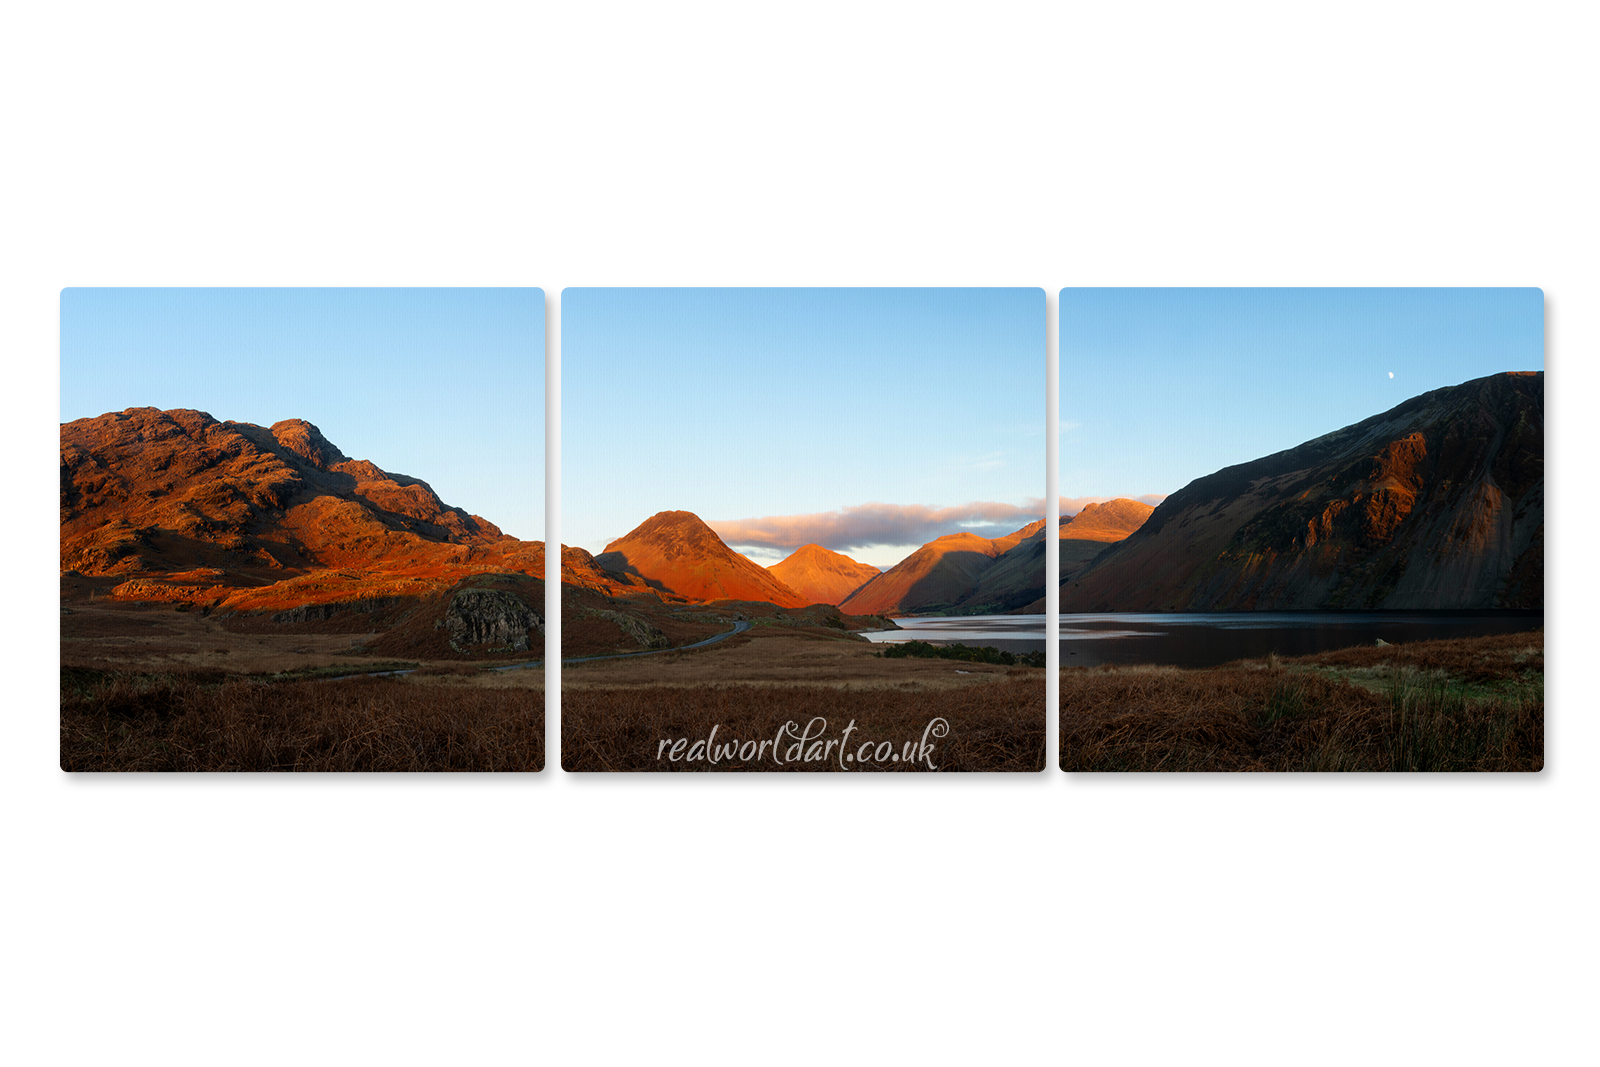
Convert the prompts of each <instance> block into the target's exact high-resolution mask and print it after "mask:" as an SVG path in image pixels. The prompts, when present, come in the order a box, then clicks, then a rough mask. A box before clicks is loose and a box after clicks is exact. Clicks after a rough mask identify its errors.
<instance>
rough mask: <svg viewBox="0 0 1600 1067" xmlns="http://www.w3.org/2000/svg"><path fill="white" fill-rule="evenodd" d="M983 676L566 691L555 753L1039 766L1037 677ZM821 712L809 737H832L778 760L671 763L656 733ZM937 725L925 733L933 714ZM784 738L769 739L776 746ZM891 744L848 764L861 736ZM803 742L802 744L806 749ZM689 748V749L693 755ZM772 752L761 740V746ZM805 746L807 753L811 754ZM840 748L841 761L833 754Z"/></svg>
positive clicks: (597, 759) (595, 757)
mask: <svg viewBox="0 0 1600 1067" xmlns="http://www.w3.org/2000/svg"><path fill="white" fill-rule="evenodd" d="M1018 673H1019V674H1022V673H1025V674H1026V676H1025V677H1017V678H1005V679H1000V680H997V681H993V682H990V683H989V684H987V685H981V686H971V687H967V688H962V689H947V690H942V691H940V692H938V693H937V695H936V696H935V695H933V694H930V693H929V692H927V691H924V690H918V689H890V688H883V687H877V688H863V689H853V690H852V689H841V688H839V687H837V686H822V685H798V686H782V687H777V686H770V685H737V684H734V685H717V684H712V685H701V686H693V687H690V686H630V687H592V688H583V689H575V690H567V691H566V692H564V693H563V694H562V699H561V737H562V740H561V762H562V766H563V767H564V768H565V769H566V770H569V771H852V770H856V771H928V770H938V771H1038V770H1043V769H1044V715H1043V714H1042V712H1043V708H1044V695H1045V693H1044V678H1043V676H1042V673H1041V672H1040V671H1037V670H1034V671H1027V672H1018ZM818 718H820V719H823V720H825V721H826V727H825V729H821V730H820V731H819V732H820V736H821V737H823V738H826V739H837V738H841V736H842V735H844V734H845V730H846V728H847V727H848V726H849V725H850V724H851V723H855V724H856V727H857V728H856V729H855V730H854V731H851V732H850V733H849V734H848V740H847V741H845V742H844V743H843V744H842V745H841V747H840V748H839V749H833V750H827V751H826V753H825V754H824V755H823V756H822V757H821V758H815V759H802V760H800V761H785V762H780V761H778V760H777V759H775V758H772V757H770V756H769V755H768V754H767V753H762V754H761V755H760V758H757V757H750V758H737V757H735V758H730V759H727V760H722V761H718V762H715V763H713V762H710V761H709V760H706V759H700V760H690V761H675V760H673V759H671V758H670V756H669V754H668V751H669V750H668V751H664V750H663V748H662V743H663V742H670V741H674V740H676V739H680V738H681V739H686V740H688V741H690V742H691V743H692V742H693V741H696V740H702V739H706V738H708V737H711V736H712V735H711V730H712V727H716V729H717V733H716V735H715V738H714V739H713V740H712V742H711V743H712V745H715V744H717V743H722V744H729V743H736V742H743V741H756V740H764V739H770V738H774V737H778V736H780V733H779V731H780V730H782V728H783V727H784V726H785V724H786V723H791V722H792V723H794V724H795V727H796V732H802V731H804V730H805V729H806V728H807V726H808V725H809V724H811V723H812V722H813V721H814V720H816V719H818ZM936 718H938V719H943V720H944V721H945V722H946V723H947V724H948V732H947V733H945V734H943V735H940V736H937V737H934V736H931V735H927V734H926V731H927V729H928V727H929V724H930V723H931V722H932V721H933V720H934V719H936ZM794 736H795V734H793V733H791V734H789V735H786V736H785V742H786V743H784V744H780V745H777V746H774V747H776V748H778V749H779V750H780V754H781V750H782V749H783V748H786V747H788V744H787V741H788V739H790V738H793V737H794ZM925 736H928V737H929V742H930V743H931V744H932V751H931V753H930V755H929V758H928V759H927V760H926V761H917V760H905V759H900V758H899V756H900V754H901V753H902V752H903V751H904V748H905V745H906V743H907V742H916V741H918V740H919V739H921V738H924V737H925ZM864 745H865V746H870V747H872V748H874V749H882V750H883V751H884V752H885V753H887V752H890V751H892V752H893V753H894V756H893V757H892V758H883V757H880V758H879V760H877V761H867V762H859V761H856V760H855V758H854V756H855V753H856V752H857V751H860V750H861V746H864ZM811 748H812V745H811V744H807V745H806V746H805V749H807V750H809V749H811ZM692 751H693V750H692V749H691V750H690V752H691V754H692ZM770 751H771V750H770V749H769V750H768V752H770ZM813 754H815V753H813ZM841 755H844V756H846V757H847V758H848V759H849V762H842V761H841V759H840V758H833V757H838V756H841Z"/></svg>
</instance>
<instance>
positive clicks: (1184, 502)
mask: <svg viewBox="0 0 1600 1067" xmlns="http://www.w3.org/2000/svg"><path fill="white" fill-rule="evenodd" d="M1543 606H1544V374H1543V373H1542V372H1513V373H1507V374H1496V375H1492V376H1490V377H1487V378H1478V379H1475V380H1473V381H1469V382H1465V383H1463V384H1461V385H1457V386H1451V387H1449V388H1445V389H1436V390H1434V391H1432V392H1429V393H1424V394H1422V395H1421V396H1417V397H1413V398H1412V399H1410V400H1407V401H1406V402H1405V403H1403V404H1400V405H1399V406H1397V407H1395V408H1392V409H1391V410H1389V411H1386V412H1384V413H1382V414H1380V415H1375V416H1373V417H1372V418H1370V419H1366V420H1364V421H1362V422H1358V423H1356V424H1354V425H1352V426H1347V427H1345V428H1343V429H1341V430H1337V431H1335V432H1333V433H1330V434H1326V435H1324V436H1322V437H1318V438H1316V439H1314V440H1311V441H1307V442H1306V443H1305V444H1302V445H1299V446H1298V447H1296V448H1291V449H1287V450H1285V451H1283V452H1278V453H1275V454H1273V455H1270V456H1266V457H1263V458H1261V459H1257V460H1254V461H1252V462H1249V463H1243V464H1239V465H1238V466H1233V467H1228V468H1225V469H1223V470H1220V471H1218V472H1216V473H1215V474H1211V475H1208V476H1206V477H1204V478H1200V479H1197V480H1196V481H1193V482H1191V483H1189V484H1188V485H1187V486H1185V487H1184V488H1183V489H1181V490H1180V491H1178V492H1176V493H1174V494H1172V495H1171V496H1169V497H1167V498H1166V500H1165V501H1163V502H1162V504H1161V505H1160V506H1159V507H1157V508H1156V509H1155V511H1154V512H1153V513H1152V514H1151V515H1150V517H1149V519H1148V520H1146V521H1145V523H1144V524H1143V525H1142V526H1141V527H1140V528H1139V530H1138V531H1137V532H1136V533H1134V534H1132V535H1130V536H1129V537H1128V538H1127V539H1126V540H1124V541H1121V542H1119V543H1117V544H1115V545H1114V546H1112V547H1110V548H1108V549H1106V550H1105V551H1104V552H1102V553H1101V554H1099V555H1098V556H1097V557H1096V558H1095V559H1094V561H1093V562H1092V563H1091V564H1090V565H1088V566H1087V567H1085V568H1084V569H1083V570H1082V571H1081V572H1079V573H1078V574H1076V575H1074V576H1073V579H1072V581H1071V582H1070V583H1068V584H1066V585H1064V586H1063V587H1062V591H1061V610H1063V611H1113V610H1114V611H1248V610H1283V609H1358V608H1413V609H1450V608H1542V607H1543Z"/></svg>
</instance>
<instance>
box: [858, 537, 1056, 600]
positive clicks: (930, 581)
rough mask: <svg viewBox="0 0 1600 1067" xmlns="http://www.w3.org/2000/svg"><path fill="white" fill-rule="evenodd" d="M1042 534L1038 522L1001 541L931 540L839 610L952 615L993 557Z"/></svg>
mask: <svg viewBox="0 0 1600 1067" xmlns="http://www.w3.org/2000/svg"><path fill="white" fill-rule="evenodd" d="M1043 529H1044V523H1043V522H1033V523H1029V524H1028V525H1027V526H1024V527H1023V528H1022V529H1020V530H1016V531H1014V532H1012V533H1009V534H1007V535H1006V536H1004V537H996V538H988V537H979V536H978V535H977V534H971V533H955V534H946V535H945V536H944V537H939V538H935V539H934V540H932V541H929V542H928V543H927V544H925V545H923V546H922V547H921V548H919V549H917V550H916V551H915V552H913V553H911V555H909V556H907V557H906V558H905V559H903V560H901V561H900V562H899V563H896V564H895V565H894V566H893V567H890V568H889V569H888V570H886V571H884V572H883V573H882V574H880V575H878V576H877V577H876V578H874V579H872V580H871V581H870V582H868V583H867V584H866V585H864V586H862V587H861V588H860V589H857V590H856V591H855V592H854V593H852V594H851V595H850V596H849V597H848V598H847V599H846V600H845V601H844V603H842V604H840V605H839V607H840V610H842V611H845V612H847V613H849V614H853V615H887V614H899V613H906V612H913V611H921V612H931V611H945V610H954V609H956V608H957V607H958V605H960V604H961V603H962V602H963V601H964V600H966V599H967V598H968V597H969V596H970V595H971V594H972V592H973V591H974V590H975V589H976V588H977V587H978V584H979V581H980V579H981V578H982V576H983V575H984V572H986V571H988V570H989V569H990V568H991V567H993V566H994V565H995V561H996V560H997V559H998V558H1000V557H1002V556H1004V555H1005V554H1006V553H1007V552H1010V551H1012V550H1014V549H1016V548H1017V547H1018V546H1019V545H1021V544H1023V542H1025V541H1027V540H1028V538H1030V537H1038V536H1040V535H1041V534H1042V531H1043ZM1039 573H1040V575H1041V576H1042V575H1043V573H1044V571H1043V569H1042V568H1041V569H1040V572H1039ZM1041 584H1042V577H1041Z"/></svg>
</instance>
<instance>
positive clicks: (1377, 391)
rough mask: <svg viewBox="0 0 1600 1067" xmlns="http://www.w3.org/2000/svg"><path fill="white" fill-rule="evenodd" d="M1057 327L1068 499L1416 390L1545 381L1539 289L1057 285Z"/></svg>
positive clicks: (1238, 454)
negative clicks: (1494, 377) (1502, 376)
mask: <svg viewBox="0 0 1600 1067" xmlns="http://www.w3.org/2000/svg"><path fill="white" fill-rule="evenodd" d="M1060 323H1061V349H1060V356H1061V409H1060V410H1061V495H1062V496H1063V497H1065V498H1068V499H1069V500H1072V499H1074V498H1083V497H1089V498H1104V497H1116V496H1140V495H1142V494H1161V495H1165V494H1169V493H1173V492H1176V491H1177V490H1179V489H1181V488H1183V486H1185V485H1187V484H1188V483H1189V482H1191V481H1193V480H1194V479H1195V478H1198V477H1201V476H1203V475H1206V474H1210V473H1212V472H1213V471H1216V470H1219V469H1221V468H1223V467H1226V466H1229V465H1231V464H1235V463H1243V462H1246V461H1248V460H1252V459H1256V458H1258V457H1260V456H1265V455H1270V454H1271V453H1273V452H1278V451H1281V450H1283V449H1285V448H1292V447H1293V446H1295V445H1298V444H1300V443H1301V442H1304V441H1308V440H1310V439H1312V438H1314V437H1319V436H1321V435H1322V434H1325V433H1329V432H1330V431H1333V430H1337V429H1339V428H1341V427H1343V426H1348V425H1350V424H1351V423H1355V422H1360V421H1361V420H1362V419H1365V418H1368V417H1370V416H1372V415H1376V414H1379V413H1380V412H1383V411H1386V410H1388V409H1389V408H1391V407H1394V406H1395V405H1396V404H1399V403H1401V402H1402V401H1405V400H1408V399H1410V398H1411V397H1414V396H1416V395H1418V394H1419V393H1425V392H1427V391H1428V390H1430V389H1438V388H1440V387H1442V386H1448V385H1458V384H1460V383H1461V382H1464V381H1468V380H1470V379H1472V378H1479V377H1483V376H1484V375H1488V374H1496V373H1499V372H1501V371H1508V370H1543V369H1544V294H1543V293H1542V292H1541V291H1540V290H1538V289H1063V290H1062V291H1061V305H1060ZM1067 510H1069V508H1068V507H1067V506H1066V505H1064V507H1063V513H1065V512H1066V511H1067Z"/></svg>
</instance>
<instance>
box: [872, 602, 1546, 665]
mask: <svg viewBox="0 0 1600 1067" xmlns="http://www.w3.org/2000/svg"><path fill="white" fill-rule="evenodd" d="M895 621H896V622H898V623H899V624H900V626H901V629H899V630H883V631H878V632H874V633H868V634H865V635H863V636H865V637H866V638H867V639H868V640H870V641H877V642H884V643H888V642H899V641H929V642H932V643H934V644H952V643H954V642H957V641H959V642H961V643H963V644H967V645H993V646H994V647H996V648H1001V649H1005V650H1007V651H1010V652H1032V651H1035V650H1037V649H1041V648H1044V647H1045V616H1043V615H965V616H944V617H939V618H925V619H897V620H895ZM1543 626H1544V614H1543V613H1542V612H1537V611H1530V612H1520V611H1519V612H1503V611H1490V612H1465V611H1371V612H1338V611H1242V612H1193V613H1182V614H1178V613H1173V614H1164V613H1156V612H1151V613H1110V614H1101V615H1062V616H1061V665H1062V666H1063V667H1094V666H1098V665H1100V664H1102V663H1164V664H1171V665H1173V666H1177V667H1214V666H1216V665H1217V664H1219V663H1227V662H1228V661H1229V660H1235V659H1244V658H1259V657H1262V656H1265V655H1266V654H1267V653H1269V652H1276V653H1278V654H1279V655H1281V656H1305V655H1309V654H1311V653H1313V652H1328V651H1331V650H1332V649H1336V648H1349V647H1350V646H1352V645H1370V644H1372V643H1373V642H1374V641H1377V640H1380V639H1381V640H1384V641H1388V642H1389V643H1391V644H1399V643H1401V642H1405V641H1425V640H1430V639H1436V638H1445V637H1478V636H1482V635H1484V634H1499V633H1520V632H1522V631H1526V630H1536V629H1540V628H1542V627H1543Z"/></svg>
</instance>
